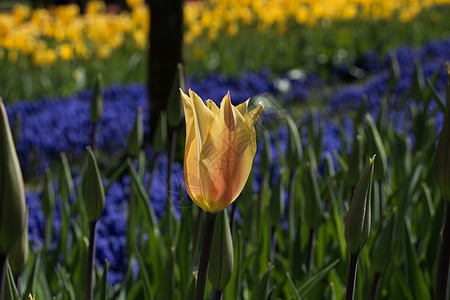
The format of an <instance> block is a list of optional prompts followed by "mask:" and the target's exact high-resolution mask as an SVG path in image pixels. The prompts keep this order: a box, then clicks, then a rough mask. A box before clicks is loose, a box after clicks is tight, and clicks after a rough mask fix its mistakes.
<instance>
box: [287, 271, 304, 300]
mask: <svg viewBox="0 0 450 300" xmlns="http://www.w3.org/2000/svg"><path fill="white" fill-rule="evenodd" d="M286 277H287V279H288V282H289V284H290V285H291V288H292V291H293V292H294V296H295V299H296V300H301V297H300V294H299V293H298V290H297V288H296V287H295V284H294V282H293V281H292V278H291V275H289V273H286Z"/></svg>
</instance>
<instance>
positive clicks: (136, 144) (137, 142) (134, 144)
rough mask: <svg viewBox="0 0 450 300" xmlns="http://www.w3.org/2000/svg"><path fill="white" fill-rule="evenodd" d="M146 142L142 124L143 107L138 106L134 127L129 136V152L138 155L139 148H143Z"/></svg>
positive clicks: (134, 155)
mask: <svg viewBox="0 0 450 300" xmlns="http://www.w3.org/2000/svg"><path fill="white" fill-rule="evenodd" d="M143 142H144V129H143V124H142V107H140V106H139V107H138V109H137V113H136V119H135V120H134V125H133V129H131V132H130V135H129V136H128V145H127V150H128V153H129V154H130V155H131V156H133V157H137V156H138V153H139V150H140V149H141V148H142V144H143Z"/></svg>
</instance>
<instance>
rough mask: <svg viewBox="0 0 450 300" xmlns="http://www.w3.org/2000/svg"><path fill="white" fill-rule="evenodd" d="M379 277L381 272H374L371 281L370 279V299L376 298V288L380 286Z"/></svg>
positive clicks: (374, 299)
mask: <svg viewBox="0 0 450 300" xmlns="http://www.w3.org/2000/svg"><path fill="white" fill-rule="evenodd" d="M380 277H381V273H380V272H376V273H375V275H374V277H373V281H372V288H371V289H370V299H371V300H376V299H377V298H378V288H379V286H380Z"/></svg>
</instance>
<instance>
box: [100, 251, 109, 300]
mask: <svg viewBox="0 0 450 300" xmlns="http://www.w3.org/2000/svg"><path fill="white" fill-rule="evenodd" d="M108 270H109V263H108V260H107V259H105V265H104V267H103V276H102V282H101V285H100V296H99V300H106V299H107V289H108V280H107V279H108Z"/></svg>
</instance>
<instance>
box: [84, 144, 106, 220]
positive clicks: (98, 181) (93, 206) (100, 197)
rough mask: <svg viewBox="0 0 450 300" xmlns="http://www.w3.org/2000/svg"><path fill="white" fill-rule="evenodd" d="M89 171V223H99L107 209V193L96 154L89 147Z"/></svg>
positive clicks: (86, 198) (86, 196) (86, 190)
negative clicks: (105, 208)
mask: <svg viewBox="0 0 450 300" xmlns="http://www.w3.org/2000/svg"><path fill="white" fill-rule="evenodd" d="M87 151H88V157H87V160H88V161H87V171H86V178H85V180H84V203H85V205H86V212H87V215H88V219H89V222H92V221H97V220H98V219H99V218H100V216H101V215H102V212H103V208H104V207H105V192H104V190H103V184H102V178H101V176H100V172H99V170H98V167H97V161H96V160H95V156H94V153H93V152H92V150H91V148H90V147H87Z"/></svg>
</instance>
